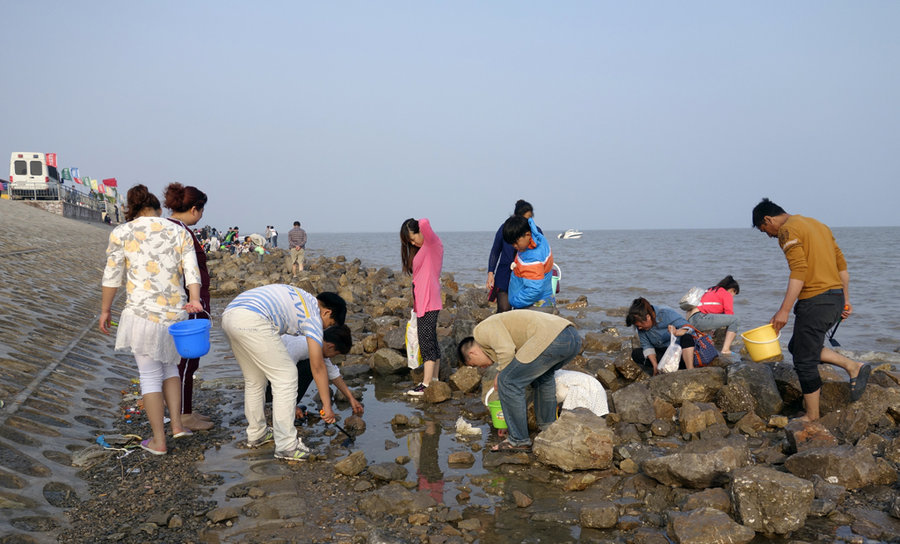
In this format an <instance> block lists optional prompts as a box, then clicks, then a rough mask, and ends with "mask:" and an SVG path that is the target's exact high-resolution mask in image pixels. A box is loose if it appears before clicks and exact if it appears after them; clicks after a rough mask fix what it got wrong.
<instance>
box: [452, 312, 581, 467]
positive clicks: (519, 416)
mask: <svg viewBox="0 0 900 544" xmlns="http://www.w3.org/2000/svg"><path fill="white" fill-rule="evenodd" d="M580 351H581V336H580V335H579V334H578V331H576V330H575V326H574V325H572V323H570V322H569V321H568V320H566V319H563V318H561V317H559V316H555V315H551V314H545V313H543V312H538V311H534V310H513V311H511V312H504V313H500V314H496V315H492V316H491V317H489V318H487V319H485V320H484V321H482V322H481V323H479V324H478V325H477V326H476V327H475V330H474V331H473V336H470V337H468V338H465V339H464V340H463V341H462V342H460V344H459V348H458V354H459V359H460V361H462V362H464V363H465V364H467V365H469V366H474V367H482V368H485V367H489V366H491V365H493V364H495V363H496V364H497V370H498V374H497V377H496V378H495V379H494V388H495V389H496V390H497V393H498V394H499V395H500V404H501V405H502V406H503V415H504V417H505V418H506V424H507V425H508V426H509V436H508V438H507V439H506V440H504V441H503V442H501V443H500V444H497V445H496V446H494V448H492V450H491V451H529V450H530V449H531V438H530V437H529V436H528V416H527V403H526V399H525V388H526V387H528V386H529V385H530V386H531V387H532V389H533V390H534V413H535V415H536V416H537V422H538V425H540V426H541V427H542V428H543V427H546V426H547V425H550V424H551V423H553V421H554V420H555V419H556V382H555V380H554V378H553V373H554V372H555V371H556V370H557V369H559V368H561V367H563V366H564V365H565V364H566V363H568V362H569V361H571V360H572V359H574V358H575V356H576V355H578V353H579V352H580Z"/></svg>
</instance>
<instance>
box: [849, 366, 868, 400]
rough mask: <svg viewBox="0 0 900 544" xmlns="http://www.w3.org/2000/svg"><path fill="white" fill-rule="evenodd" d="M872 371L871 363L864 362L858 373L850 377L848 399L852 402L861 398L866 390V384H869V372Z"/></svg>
mask: <svg viewBox="0 0 900 544" xmlns="http://www.w3.org/2000/svg"><path fill="white" fill-rule="evenodd" d="M871 373H872V365H868V364H864V365H863V366H862V367H861V368H860V369H859V374H857V375H856V377H855V378H850V400H851V401H853V402H856V401H858V400H859V399H860V398H862V396H863V393H865V392H866V385H868V384H869V374H871Z"/></svg>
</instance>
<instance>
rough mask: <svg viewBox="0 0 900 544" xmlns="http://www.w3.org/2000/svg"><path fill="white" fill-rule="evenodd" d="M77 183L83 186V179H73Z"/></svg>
mask: <svg viewBox="0 0 900 544" xmlns="http://www.w3.org/2000/svg"><path fill="white" fill-rule="evenodd" d="M72 181H74V182H75V183H78V184H81V178H72Z"/></svg>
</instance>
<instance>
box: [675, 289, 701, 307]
mask: <svg viewBox="0 0 900 544" xmlns="http://www.w3.org/2000/svg"><path fill="white" fill-rule="evenodd" d="M704 293H706V290H705V289H703V288H701V287H691V290H690V291H688V292H687V293H685V295H684V296H683V297H681V300H679V301H678V306H679V307H680V308H681V309H682V310H684V311H685V312H690V311H691V310H693V309H694V308H696V307H698V306H700V299H701V298H703V294H704Z"/></svg>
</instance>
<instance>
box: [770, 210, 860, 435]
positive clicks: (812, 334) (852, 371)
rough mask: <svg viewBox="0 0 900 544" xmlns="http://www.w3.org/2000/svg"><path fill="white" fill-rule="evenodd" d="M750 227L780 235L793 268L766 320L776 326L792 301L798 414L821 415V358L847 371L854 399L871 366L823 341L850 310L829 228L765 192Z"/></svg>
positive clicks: (846, 280)
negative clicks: (801, 405) (800, 410)
mask: <svg viewBox="0 0 900 544" xmlns="http://www.w3.org/2000/svg"><path fill="white" fill-rule="evenodd" d="M753 227H754V228H757V229H759V230H760V231H761V232H763V233H765V234H766V235H768V236H769V237H770V238H778V244H779V245H780V246H781V250H782V251H783V252H784V256H785V258H786V259H787V262H788V267H789V268H790V270H791V273H790V279H789V280H788V287H787V291H786V292H785V294H784V300H782V302H781V307H780V308H778V311H777V312H776V313H775V315H774V316H772V320H771V321H770V323H771V324H772V326H774V327H775V330H776V331H780V330H781V329H782V328H783V327H784V326H785V325H786V324H787V322H788V319H789V318H790V311H791V308H792V307H793V309H794V333H793V335H792V336H791V340H790V342H789V343H788V351H790V352H791V355H792V356H793V358H794V370H796V371H797V377H798V378H799V379H800V390H801V391H802V393H803V403H804V405H805V407H806V415H805V416H803V417H801V418H800V419H801V420H802V421H815V420H817V419H819V415H820V414H819V395H820V392H821V389H822V379H821V378H820V377H819V368H818V367H819V364H821V363H829V364H832V365H837V366H839V367H841V368H843V369H844V370H846V371H847V373H848V374H849V375H850V399H851V400H853V401H857V400H859V399H860V397H862V395H863V393H864V392H865V390H866V385H867V384H868V381H869V374H870V373H871V371H872V367H871V365H866V364H863V363H859V362H856V361H853V360H851V359H848V358H847V357H844V356H843V355H841V354H839V353H838V352H836V351H834V350H832V349H829V348H826V347H824V344H825V334H826V333H827V332H828V330H829V329H830V328H831V327H833V326H834V325H835V324H836V323H837V322H838V320H839V319H847V318H848V317H850V315H851V314H852V313H853V306H852V305H851V304H850V290H849V285H850V273H849V272H848V271H847V261H845V260H844V254H843V252H841V248H839V247H838V245H837V242H835V240H834V235H833V234H832V233H831V229H829V228H828V227H827V226H825V225H824V224H823V223H820V222H819V221H816V220H815V219H813V218H811V217H804V216H802V215H791V214H789V213H787V212H785V211H784V209H782V208H781V206H779V205H777V204H775V203H774V202H772V201H771V200H769V199H768V198H764V199H762V201H761V202H760V203H759V204H757V205H756V207H754V208H753Z"/></svg>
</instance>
